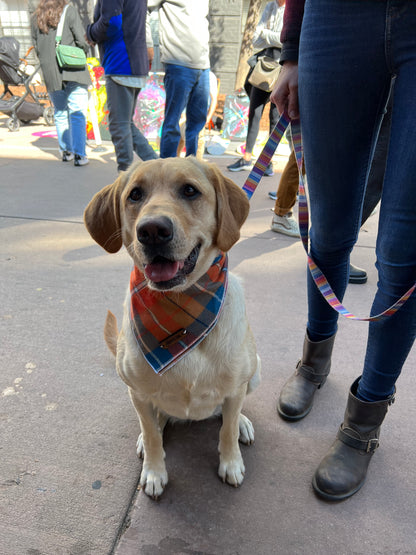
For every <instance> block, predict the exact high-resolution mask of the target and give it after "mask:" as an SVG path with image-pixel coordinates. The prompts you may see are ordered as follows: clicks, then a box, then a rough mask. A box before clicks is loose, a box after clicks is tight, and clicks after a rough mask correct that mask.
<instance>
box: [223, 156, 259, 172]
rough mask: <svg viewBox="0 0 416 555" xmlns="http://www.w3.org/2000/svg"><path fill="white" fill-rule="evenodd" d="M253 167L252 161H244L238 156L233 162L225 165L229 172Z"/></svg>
mask: <svg viewBox="0 0 416 555" xmlns="http://www.w3.org/2000/svg"><path fill="white" fill-rule="evenodd" d="M252 167H253V164H252V162H251V161H250V162H246V160H244V158H239V159H238V160H237V161H236V162H234V164H230V165H229V166H227V170H228V171H230V172H239V171H241V170H251V168H252Z"/></svg>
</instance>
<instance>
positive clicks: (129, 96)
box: [105, 76, 157, 171]
mask: <svg viewBox="0 0 416 555" xmlns="http://www.w3.org/2000/svg"><path fill="white" fill-rule="evenodd" d="M105 82H106V90H107V107H108V128H109V131H110V135H111V140H112V142H113V145H114V150H115V153H116V158H117V166H118V171H125V170H127V168H128V167H129V166H131V165H132V163H133V156H134V154H133V153H134V152H135V153H136V154H137V156H138V157H139V158H141V159H142V160H153V159H155V158H157V155H156V153H155V151H154V150H153V148H152V147H151V146H150V144H149V142H148V140H147V139H146V137H145V136H144V135H143V134H142V133H141V131H139V130H138V129H137V127H136V126H135V124H134V122H133V116H134V110H135V108H136V101H137V96H138V94H139V92H140V89H137V88H135V87H125V86H124V85H119V84H118V83H116V82H115V81H113V79H111V77H110V76H106V81H105Z"/></svg>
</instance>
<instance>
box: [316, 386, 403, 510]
mask: <svg viewBox="0 0 416 555" xmlns="http://www.w3.org/2000/svg"><path fill="white" fill-rule="evenodd" d="M359 381H360V378H358V379H357V380H355V382H354V383H353V384H352V386H351V389H350V393H349V395H348V403H347V408H346V409H345V415H344V422H343V423H342V424H341V426H340V428H339V430H338V434H337V439H336V440H335V443H334V444H333V445H332V447H331V448H330V450H329V451H328V453H327V455H326V456H325V457H324V459H323V460H322V462H321V464H320V465H319V466H318V469H317V470H316V472H315V475H314V477H313V480H312V485H313V488H314V490H315V492H316V493H317V494H318V495H319V496H320V497H322V498H323V499H326V500H328V501H341V500H342V499H346V498H347V497H350V496H351V495H354V493H356V492H357V491H358V490H359V489H360V488H361V486H362V485H363V484H364V482H365V478H366V475H367V469H368V465H369V464H370V460H371V457H372V456H373V453H374V451H375V450H376V449H377V447H378V443H379V441H378V439H379V435H380V427H381V424H382V422H383V420H384V417H385V416H386V413H387V409H388V407H389V405H391V404H392V403H393V402H394V395H391V396H390V397H389V398H388V399H385V400H383V401H376V402H374V403H367V402H365V401H361V400H360V399H358V398H357V397H356V396H355V394H356V392H357V386H358V382H359Z"/></svg>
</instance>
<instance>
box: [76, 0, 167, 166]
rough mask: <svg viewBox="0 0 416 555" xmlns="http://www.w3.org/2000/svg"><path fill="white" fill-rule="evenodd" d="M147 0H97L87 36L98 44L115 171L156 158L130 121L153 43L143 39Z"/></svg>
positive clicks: (146, 69)
mask: <svg viewBox="0 0 416 555" xmlns="http://www.w3.org/2000/svg"><path fill="white" fill-rule="evenodd" d="M146 8H147V2H146V0H98V1H97V3H96V5H95V9H94V22H93V23H92V24H91V25H88V27H87V31H86V34H87V40H88V42H89V43H90V44H91V45H95V44H97V45H98V48H99V51H100V58H101V64H102V66H103V67H104V71H105V78H106V89H107V106H108V120H109V130H110V134H111V140H112V142H113V144H114V149H115V152H116V157H117V165H118V171H119V172H120V171H125V170H127V168H128V167H129V166H131V164H132V163H133V152H135V153H136V154H137V155H138V156H139V157H140V158H141V159H142V160H152V159H154V158H157V156H156V153H155V152H154V150H153V149H152V147H151V146H150V144H149V143H148V141H147V139H146V138H145V137H144V135H143V134H142V133H141V132H140V131H139V130H138V129H137V127H136V126H135V124H134V122H133V115H134V110H135V106H136V100H137V95H138V94H139V92H140V89H141V88H142V87H144V85H145V83H146V76H147V74H148V71H149V58H150V59H151V58H152V57H153V46H152V43H151V42H150V43H149V42H146ZM148 45H149V48H148Z"/></svg>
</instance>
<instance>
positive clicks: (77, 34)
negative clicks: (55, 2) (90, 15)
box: [67, 6, 88, 53]
mask: <svg viewBox="0 0 416 555" xmlns="http://www.w3.org/2000/svg"><path fill="white" fill-rule="evenodd" d="M69 10H71V11H70V13H67V16H69V25H70V29H71V32H72V36H73V37H74V40H75V44H76V45H77V46H78V47H79V48H82V49H83V50H84V52H85V53H87V52H88V43H87V41H86V40H85V33H84V28H83V26H82V22H81V18H80V16H79V13H78V11H77V10H76V8H74V7H73V6H69V7H68V11H69Z"/></svg>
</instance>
